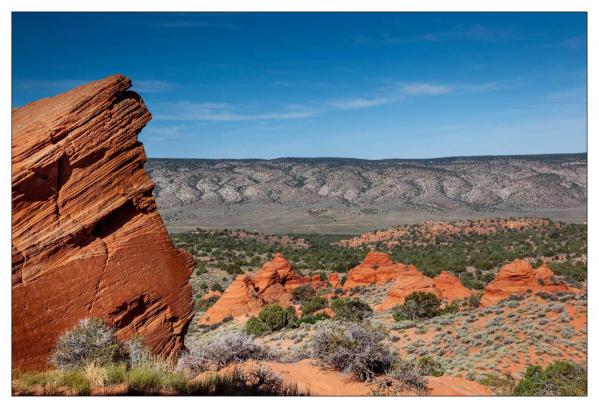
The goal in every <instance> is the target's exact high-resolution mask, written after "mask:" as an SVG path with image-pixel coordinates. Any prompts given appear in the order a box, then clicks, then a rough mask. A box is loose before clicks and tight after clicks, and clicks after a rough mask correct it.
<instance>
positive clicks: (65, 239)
mask: <svg viewBox="0 0 599 408" xmlns="http://www.w3.org/2000/svg"><path fill="white" fill-rule="evenodd" d="M130 86H131V81H130V80H129V79H127V78H125V77H123V76H121V75H114V76H111V77H107V78H105V79H102V80H100V81H96V82H92V83H89V84H87V85H84V86H81V87H79V88H76V89H73V90H71V91H69V92H67V93H64V94H61V95H58V96H55V97H52V98H46V99H42V100H39V101H36V102H33V103H30V104H28V105H26V106H24V107H21V108H18V109H15V110H13V114H12V131H13V133H12V260H13V266H12V353H13V355H12V361H13V368H16V369H34V368H43V367H44V366H46V365H47V362H48V357H49V354H50V352H51V350H52V348H53V347H54V345H55V342H56V339H57V337H58V336H59V335H60V334H62V333H63V332H64V331H65V330H67V329H69V328H71V327H72V326H74V325H75V324H77V322H78V321H79V320H80V319H82V318H84V317H86V316H98V317H100V318H102V319H104V320H105V321H106V322H107V323H109V324H111V325H113V326H115V327H116V329H117V335H118V336H119V337H121V338H126V337H129V336H131V335H133V334H139V335H142V336H143V337H144V338H145V341H146V343H147V344H148V346H150V348H151V349H152V350H153V351H154V352H156V353H158V354H160V355H162V356H171V355H173V354H175V353H177V352H178V351H179V349H180V348H181V346H182V344H183V336H184V334H185V332H186V330H187V326H188V325H189V322H190V319H191V316H192V312H193V305H192V300H191V287H190V285H189V283H188V278H189V275H190V273H191V270H192V267H193V260H192V258H191V257H190V256H189V255H188V254H186V253H184V252H183V251H180V250H177V249H175V248H174V247H173V246H172V244H171V241H170V239H169V237H168V234H167V232H166V229H165V226H164V223H163V222H162V220H161V218H160V216H159V215H158V212H157V211H156V204H155V202H154V198H153V197H152V189H153V188H154V183H153V182H152V181H151V180H150V178H149V177H148V176H147V174H146V172H145V171H144V163H145V161H146V156H145V153H144V149H143V146H142V144H141V143H140V142H138V140H137V135H138V134H139V132H140V131H141V129H142V128H143V127H144V126H145V124H146V123H147V122H148V121H149V120H150V118H151V115H150V113H149V112H148V110H147V108H146V106H145V105H144V103H143V100H142V99H141V98H140V97H139V95H137V94H136V93H134V92H131V91H129V90H128V89H129V88H130Z"/></svg>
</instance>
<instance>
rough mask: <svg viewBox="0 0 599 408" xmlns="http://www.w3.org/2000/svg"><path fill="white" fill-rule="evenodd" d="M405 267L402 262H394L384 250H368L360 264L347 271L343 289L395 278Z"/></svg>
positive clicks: (379, 282)
mask: <svg viewBox="0 0 599 408" xmlns="http://www.w3.org/2000/svg"><path fill="white" fill-rule="evenodd" d="M405 269H406V266H405V265H404V264H394V263H393V261H392V260H391V257H390V256H389V254H387V253H385V252H370V253H368V255H366V258H364V260H363V261H362V263H361V264H360V265H358V266H356V267H355V268H353V269H351V270H350V271H349V272H348V273H347V280H346V281H345V284H344V285H343V289H344V290H347V289H351V288H353V287H356V286H367V285H370V284H373V283H374V284H381V283H385V282H388V281H391V280H394V279H396V278H397V277H398V276H399V274H400V273H401V272H402V271H404V270H405Z"/></svg>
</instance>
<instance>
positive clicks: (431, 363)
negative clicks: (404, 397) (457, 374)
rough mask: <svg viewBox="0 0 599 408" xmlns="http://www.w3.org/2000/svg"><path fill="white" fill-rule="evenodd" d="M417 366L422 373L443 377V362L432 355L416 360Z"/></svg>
mask: <svg viewBox="0 0 599 408" xmlns="http://www.w3.org/2000/svg"><path fill="white" fill-rule="evenodd" d="M416 368H417V369H418V372H419V373H420V375H424V376H432V377H441V376H442V375H443V373H444V372H445V370H444V369H443V366H442V365H441V363H439V362H438V361H436V360H435V359H433V358H432V357H431V356H424V357H421V358H420V359H418V361H417V362H416Z"/></svg>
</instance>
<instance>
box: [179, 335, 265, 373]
mask: <svg viewBox="0 0 599 408" xmlns="http://www.w3.org/2000/svg"><path fill="white" fill-rule="evenodd" d="M269 356H270V353H269V351H268V349H267V348H265V347H263V346H261V345H259V344H258V343H256V340H255V339H254V337H252V336H250V335H248V334H246V333H243V332H235V331H232V332H228V333H225V334H219V335H214V336H212V337H210V338H208V339H203V340H201V341H198V342H196V343H193V344H192V345H190V346H189V348H188V350H185V351H184V352H183V353H182V354H181V357H180V358H179V361H178V362H177V369H179V370H181V371H183V372H185V373H187V374H190V375H194V376H195V375H197V374H199V373H201V372H203V371H206V370H218V369H221V368H223V367H226V366H227V365H229V364H231V363H239V362H242V361H245V360H250V359H253V360H264V359H266V358H269Z"/></svg>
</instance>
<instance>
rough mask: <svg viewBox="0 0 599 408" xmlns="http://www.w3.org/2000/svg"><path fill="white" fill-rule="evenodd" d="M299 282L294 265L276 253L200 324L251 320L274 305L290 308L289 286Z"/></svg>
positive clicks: (231, 287) (240, 280)
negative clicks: (230, 320) (239, 318)
mask: <svg viewBox="0 0 599 408" xmlns="http://www.w3.org/2000/svg"><path fill="white" fill-rule="evenodd" d="M299 278H300V277H299V276H297V275H296V274H295V272H293V268H292V266H291V263H290V262H289V261H288V260H287V259H285V258H284V257H283V256H282V255H281V254H279V253H276V254H275V256H274V258H273V259H272V260H271V261H268V262H266V263H265V264H264V265H262V268H260V270H259V271H258V272H256V273H255V274H254V275H253V276H250V275H247V274H246V275H240V276H238V277H237V278H236V279H235V280H234V281H233V283H231V285H229V287H228V288H227V289H226V290H225V292H224V293H223V295H222V296H221V297H220V298H219V299H218V300H217V301H216V303H214V305H212V307H211V308H210V309H208V310H207V311H206V312H205V313H204V314H203V315H202V316H201V317H200V318H199V319H198V324H202V325H204V324H214V323H219V322H221V321H222V320H223V319H224V318H225V317H228V316H231V317H234V318H237V317H242V316H249V315H252V314H255V313H258V312H259V311H260V310H261V309H262V308H263V307H264V306H265V305H267V304H271V303H278V304H279V305H281V306H283V307H287V306H290V305H291V303H292V301H291V300H292V297H291V293H290V288H288V286H287V284H288V283H289V282H296V281H297V280H298V279H299ZM319 280H320V279H319ZM290 287H293V285H291V286H290Z"/></svg>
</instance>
